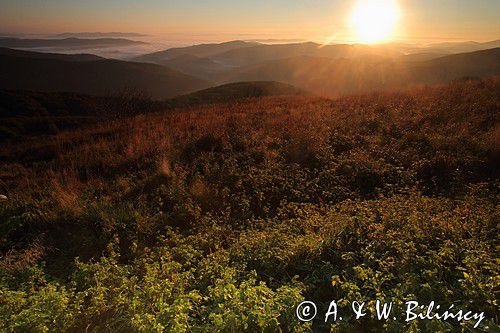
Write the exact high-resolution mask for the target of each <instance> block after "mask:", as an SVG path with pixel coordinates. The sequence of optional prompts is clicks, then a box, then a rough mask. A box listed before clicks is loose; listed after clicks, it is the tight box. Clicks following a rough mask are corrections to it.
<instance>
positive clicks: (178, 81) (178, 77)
mask: <svg viewBox="0 0 500 333" xmlns="http://www.w3.org/2000/svg"><path fill="white" fill-rule="evenodd" d="M211 85H212V84H211V83H209V82H206V81H204V80H201V79H198V78H195V77H192V76H189V75H186V74H183V73H181V72H178V71H176V70H173V69H170V68H167V67H163V66H160V65H155V64H144V63H136V62H126V61H119V60H110V59H103V58H99V57H96V56H93V55H61V54H51V53H37V52H28V51H17V50H10V49H0V88H3V89H24V90H33V91H45V92H51V91H52V92H62V91H64V92H77V93H85V94H92V95H107V94H112V93H116V92H119V91H121V90H124V89H133V90H137V91H140V92H142V93H145V94H148V95H151V96H152V97H153V98H155V99H162V98H168V97H173V96H178V95H182V94H186V93H189V92H193V91H196V90H200V89H203V88H206V87H209V86H211Z"/></svg>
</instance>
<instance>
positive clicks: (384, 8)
mask: <svg viewBox="0 0 500 333" xmlns="http://www.w3.org/2000/svg"><path fill="white" fill-rule="evenodd" d="M399 15H400V14H399V7H398V4H397V2H396V0H359V1H358V2H357V3H356V4H355V5H354V8H353V10H352V14H351V18H350V19H351V22H350V23H351V26H352V29H353V32H354V34H355V36H356V39H357V41H358V42H361V43H367V44H373V43H380V42H384V41H387V40H389V39H390V37H391V35H392V33H393V32H394V29H395V27H396V24H397V21H398V20H399Z"/></svg>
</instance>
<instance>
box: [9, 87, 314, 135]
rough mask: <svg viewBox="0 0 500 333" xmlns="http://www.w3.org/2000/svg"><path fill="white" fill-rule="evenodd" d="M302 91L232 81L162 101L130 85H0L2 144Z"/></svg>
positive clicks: (298, 93)
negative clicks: (72, 88)
mask: <svg viewBox="0 0 500 333" xmlns="http://www.w3.org/2000/svg"><path fill="white" fill-rule="evenodd" d="M305 94H306V93H305V92H304V91H303V90H300V89H298V88H295V87H293V86H290V85H287V84H284V83H279V82H242V83H231V84H227V85H222V86H217V87H213V88H208V89H205V90H201V91H197V92H194V93H190V94H187V95H182V96H178V97H174V98H170V99H167V100H162V101H156V100H152V99H150V98H149V97H148V96H147V95H143V94H138V93H137V92H136V91H130V90H124V91H119V92H118V93H117V94H112V95H110V96H104V97H96V96H90V95H82V94H75V93H43V92H32V91H22V90H17V91H10V90H0V120H1V124H0V143H1V142H4V141H11V142H18V141H23V140H27V139H28V138H31V137H37V136H46V135H53V134H56V133H59V132H62V131H68V130H74V129H76V128H81V127H88V126H89V125H95V124H97V123H102V122H107V121H110V120H111V121H112V120H116V119H118V118H124V117H131V116H135V115H138V114H147V113H152V112H160V111H162V112H167V111H168V110H172V109H180V108H188V107H189V108H192V107H196V106H200V105H208V104H214V103H228V102H235V101H238V100H244V99H248V98H252V97H265V96H292V95H294V96H297V95H305Z"/></svg>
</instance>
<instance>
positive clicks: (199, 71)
mask: <svg viewBox="0 0 500 333" xmlns="http://www.w3.org/2000/svg"><path fill="white" fill-rule="evenodd" d="M154 63H156V64H159V65H163V66H166V67H169V68H172V69H175V70H178V71H180V72H182V73H185V74H188V75H192V76H196V77H200V78H203V79H205V80H213V79H214V77H215V76H216V75H219V74H220V73H223V72H224V71H227V70H228V69H231V67H228V66H226V65H223V64H220V63H217V62H215V61H213V60H211V59H209V58H202V57H198V56H195V55H191V54H183V55H179V56H176V57H174V58H172V59H166V60H160V61H155V62H154Z"/></svg>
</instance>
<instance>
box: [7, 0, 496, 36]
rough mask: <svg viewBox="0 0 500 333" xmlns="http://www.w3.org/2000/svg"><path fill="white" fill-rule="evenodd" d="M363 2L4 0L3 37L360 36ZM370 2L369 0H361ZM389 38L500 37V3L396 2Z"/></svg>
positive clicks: (465, 0) (493, 0)
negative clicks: (355, 16)
mask: <svg viewBox="0 0 500 333" xmlns="http://www.w3.org/2000/svg"><path fill="white" fill-rule="evenodd" d="M357 1H359V0H252V1H237V0H232V1H231V0H204V1H194V0H182V1H174V0H142V1H132V0H84V1H82V0H11V1H5V0H0V33H1V34H52V33H62V32H83V31H85V32H97V31H100V32H109V31H120V32H136V33H145V34H151V35H162V34H170V35H177V36H186V37H185V38H187V39H188V38H193V36H197V37H198V38H199V37H203V36H205V37H207V38H209V39H218V40H221V41H223V40H230V39H266V38H270V39H288V38H290V39H303V40H312V41H316V42H326V41H328V42H335V41H343V42H345V41H354V42H355V41H356V35H355V32H354V29H353V27H352V24H351V23H350V21H349V18H350V16H351V12H352V10H353V7H354V6H355V3H356V2H357ZM364 1H366V0H364ZM394 1H397V6H398V8H399V20H398V22H397V25H396V26H394V29H393V31H392V33H391V40H392V41H412V40H413V41H426V40H429V41H436V40H443V41H459V40H476V41H486V40H493V39H499V38H500V20H499V19H498V16H499V14H500V0H394Z"/></svg>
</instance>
